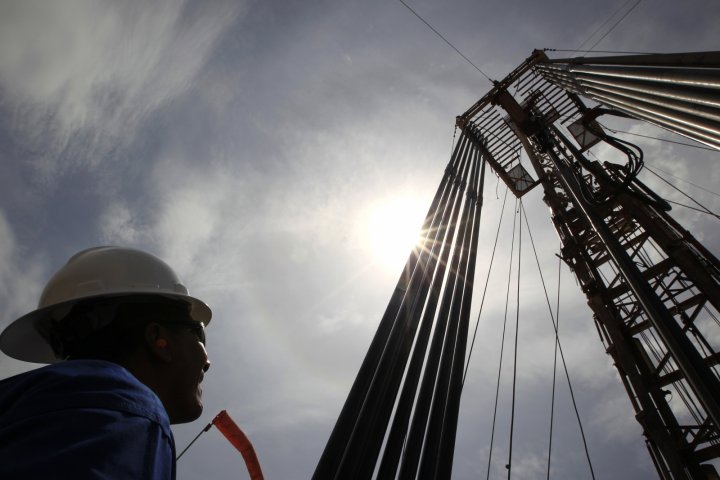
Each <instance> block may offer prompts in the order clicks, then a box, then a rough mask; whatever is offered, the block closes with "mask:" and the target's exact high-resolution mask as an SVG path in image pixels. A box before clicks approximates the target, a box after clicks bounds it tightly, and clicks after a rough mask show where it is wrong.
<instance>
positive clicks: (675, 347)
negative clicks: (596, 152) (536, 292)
mask: <svg viewBox="0 0 720 480" xmlns="http://www.w3.org/2000/svg"><path fill="white" fill-rule="evenodd" d="M610 117H623V118H629V119H634V120H640V121H644V122H649V123H651V124H654V125H656V126H659V127H661V128H664V129H667V130H669V131H672V132H674V133H677V134H679V135H682V136H685V137H687V138H689V139H691V140H693V141H695V142H699V143H702V144H704V145H707V146H708V147H711V148H714V149H717V150H720V52H700V53H679V54H647V55H638V54H635V55H621V56H604V57H587V56H583V57H577V58H561V59H551V58H549V57H548V55H547V54H546V53H545V52H542V51H535V52H533V53H532V55H531V56H530V57H529V58H527V59H526V60H525V61H524V62H522V63H521V64H520V65H519V66H518V67H517V68H515V70H513V71H512V72H511V73H510V74H509V75H507V76H506V77H505V78H504V79H502V80H501V81H495V82H493V87H492V88H491V89H490V91H489V92H488V93H487V94H485V95H484V96H483V97H482V98H481V99H480V100H478V101H477V102H476V103H475V104H474V105H472V106H471V107H470V108H469V109H468V110H467V111H466V112H464V113H463V114H462V115H459V116H458V117H457V119H456V125H457V127H458V128H459V129H460V131H461V135H460V138H459V140H458V142H457V143H456V145H455V148H454V151H453V154H452V156H451V159H450V162H449V164H448V166H447V168H446V170H445V172H444V175H443V178H442V181H441V183H440V186H439V187H438V190H437V193H436V194H435V197H434V199H433V200H432V203H431V207H430V209H429V211H428V215H427V216H426V220H425V224H424V225H423V230H422V232H423V234H424V239H423V242H422V245H421V248H419V249H416V250H413V252H412V253H411V254H410V256H409V258H408V261H407V263H406V265H405V269H404V271H403V274H402V275H401V277H400V279H399V281H398V283H397V286H396V287H395V290H394V292H393V294H392V296H391V299H390V302H389V304H388V306H387V309H386V311H385V314H384V315H383V318H382V320H381V321H380V324H379V327H378V330H377V332H376V334H375V336H374V338H373V340H372V343H371V345H370V348H369V350H368V353H367V355H366V357H365V360H364V361H363V363H362V365H361V367H360V371H359V372H358V375H357V377H356V380H355V382H354V384H353V386H352V388H351V391H350V393H349V395H348V398H347V400H346V403H345V405H344V407H343V409H342V411H341V413H340V417H339V418H338V421H337V423H336V425H335V428H334V430H333V432H332V434H331V436H330V439H329V440H328V443H327V445H326V448H325V451H324V452H323V455H322V457H321V459H320V462H319V463H318V466H317V469H316V471H315V475H314V478H315V479H318V480H319V479H330V478H333V479H354V478H357V479H365V478H381V479H385V478H391V479H395V478H400V479H415V478H418V479H430V478H436V479H447V478H450V476H451V473H452V463H453V454H454V445H455V436H456V432H457V423H458V412H459V404H460V396H461V391H462V382H463V372H464V369H465V362H466V351H467V343H468V331H469V315H470V306H471V300H472V291H473V278H474V272H475V264H476V260H477V258H476V257H477V244H478V230H479V226H480V219H481V213H482V185H483V181H484V177H485V174H486V167H489V168H490V169H491V170H492V172H493V173H494V174H495V175H497V176H498V177H499V178H500V179H502V180H503V182H504V183H505V184H506V185H507V186H508V188H509V189H510V191H511V192H512V193H513V194H514V195H515V196H516V197H518V198H519V197H522V196H523V195H525V194H526V193H527V192H529V191H531V190H532V189H534V188H541V189H542V192H543V200H544V202H545V203H546V204H547V206H548V207H549V210H550V215H551V219H552V223H553V225H554V227H555V229H556V231H557V233H558V235H559V237H560V241H561V249H560V257H561V259H562V261H564V262H565V263H566V264H567V266H568V267H569V268H570V269H571V270H572V272H573V273H574V275H575V276H576V278H577V282H578V284H579V286H580V288H581V289H582V292H583V293H584V295H585V296H586V298H587V303H588V305H589V307H590V310H591V313H592V318H593V320H594V322H595V324H596V327H597V330H598V333H599V335H600V339H601V341H602V342H603V344H604V347H605V350H606V352H607V353H608V354H609V355H610V356H611V358H612V361H613V363H614V365H615V367H616V369H617V372H618V374H619V377H620V380H621V381H622V384H623V386H624V387H625V389H626V391H627V394H628V397H629V399H630V403H631V404H632V407H633V408H634V410H635V418H636V420H637V421H638V422H639V424H640V426H641V428H642V430H643V434H644V437H645V442H646V446H647V449H648V452H649V454H650V457H651V459H652V462H653V464H654V466H655V468H656V469H657V472H658V475H659V477H660V478H661V479H663V480H671V479H672V480H680V479H716V478H719V477H718V473H717V471H716V469H715V467H714V465H713V464H712V461H714V460H717V459H718V458H719V457H720V373H719V371H718V363H720V353H718V351H717V349H718V345H716V344H713V341H717V340H716V339H717V338H718V333H719V331H720V326H719V325H720V324H719V323H718V317H720V315H718V312H719V311H720V262H718V259H717V258H716V257H715V256H714V255H713V254H711V253H710V252H709V251H708V250H707V249H706V248H705V247H704V246H703V245H702V244H701V243H700V242H699V241H698V240H697V239H695V238H694V237H693V235H692V234H691V233H690V232H688V231H687V230H686V229H684V228H683V227H682V226H681V225H680V224H679V223H678V222H677V221H676V220H674V219H673V217H672V216H671V215H670V213H669V211H670V205H669V204H668V203H667V202H666V201H665V200H664V199H663V198H661V197H660V196H659V195H658V194H657V193H655V192H654V191H653V190H652V189H651V188H649V187H648V186H647V185H645V184H644V183H643V182H641V181H640V180H639V178H638V173H639V172H640V170H641V169H642V168H643V152H642V150H641V149H640V148H639V147H637V146H636V145H634V144H632V143H630V142H628V141H626V140H622V139H620V138H617V137H615V136H613V135H612V132H610V131H609V130H608V129H607V128H606V127H604V126H603V122H604V120H605V119H606V118H610ZM601 142H604V143H605V144H606V147H607V148H609V149H612V150H613V151H614V152H616V155H615V156H613V158H615V157H619V158H622V159H624V161H622V162H611V161H601V159H599V158H595V157H593V156H591V155H590V152H589V149H590V148H591V147H593V146H595V145H598V144H600V143H601ZM521 153H524V155H521ZM523 156H524V157H526V160H525V161H524V162H523ZM671 399H675V400H674V401H673V402H672V404H671ZM508 468H509V467H508Z"/></svg>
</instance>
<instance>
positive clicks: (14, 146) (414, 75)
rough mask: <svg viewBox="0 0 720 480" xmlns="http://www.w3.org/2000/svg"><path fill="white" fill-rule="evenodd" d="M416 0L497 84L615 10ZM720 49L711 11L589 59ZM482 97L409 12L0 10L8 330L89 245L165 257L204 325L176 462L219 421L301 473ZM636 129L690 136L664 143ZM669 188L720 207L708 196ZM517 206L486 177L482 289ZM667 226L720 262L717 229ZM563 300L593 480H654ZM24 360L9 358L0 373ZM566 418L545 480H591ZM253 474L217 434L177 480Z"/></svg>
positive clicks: (522, 422)
mask: <svg viewBox="0 0 720 480" xmlns="http://www.w3.org/2000/svg"><path fill="white" fill-rule="evenodd" d="M408 3H409V4H410V5H412V6H413V8H414V9H415V10H416V11H417V12H418V13H419V14H421V15H422V16H423V17H424V18H425V19H426V20H427V21H429V22H430V23H432V24H433V25H434V26H435V27H436V28H437V29H438V30H439V31H441V32H443V34H444V35H445V36H446V37H447V38H448V39H449V40H450V41H451V42H453V43H454V44H455V46H456V47H458V48H459V49H460V50H461V51H463V53H464V54H465V55H466V56H467V57H468V58H470V59H471V60H472V61H473V62H474V63H475V64H476V65H478V66H479V67H480V68H481V69H482V70H483V71H484V72H486V73H487V74H488V75H489V76H490V77H492V78H493V79H500V78H502V77H503V76H505V75H506V74H507V73H508V72H509V71H510V70H512V69H513V68H514V67H515V66H516V65H517V64H519V63H520V62H521V61H522V60H523V59H524V58H526V57H527V56H528V55H529V54H530V53H531V51H532V50H533V49H534V48H543V47H548V48H557V49H574V48H576V47H578V46H579V45H581V44H582V43H583V42H584V41H585V40H586V39H588V36H589V35H590V34H591V33H592V32H593V31H595V30H596V29H597V28H598V27H600V26H601V25H602V24H603V22H605V20H607V19H608V17H609V16H610V15H611V14H613V12H616V11H617V10H618V9H619V8H620V7H621V6H622V5H623V4H624V3H625V0H610V1H606V2H590V1H576V2H565V1H559V0H557V1H546V2H532V1H527V0H526V1H512V0H509V1H508V0H503V1H495V0H493V1H484V2H471V1H469V0H447V1H444V2H431V1H427V0H417V1H412V2H408ZM626 8H627V6H626ZM616 18H617V17H616ZM611 24H612V23H610V24H608V25H607V26H606V27H605V28H604V30H601V31H600V33H598V34H597V35H596V36H595V37H594V39H593V40H591V41H590V42H588V43H587V45H591V44H592V43H594V40H595V39H598V38H599V37H600V35H601V34H602V33H604V32H605V31H606V30H607V28H608V27H609V25H611ZM719 34H720V4H718V3H717V2H715V1H712V0H704V1H703V0H689V1H685V2H674V1H669V0H665V1H661V0H654V1H653V0H645V1H643V2H641V3H640V4H639V6H638V7H637V8H636V9H635V10H634V11H633V12H632V13H631V14H630V15H629V16H628V17H627V18H626V19H625V20H624V21H623V23H621V24H620V25H619V26H618V27H617V28H616V29H615V30H614V31H613V32H612V33H610V34H609V35H608V36H607V37H606V38H605V39H604V40H603V41H602V42H600V43H599V44H598V45H597V47H596V49H603V50H632V51H652V52H676V51H702V50H713V49H717V41H718V35H719ZM551 55H553V56H562V55H570V54H560V53H552V54H551ZM489 86H490V83H489V82H488V81H487V80H486V79H485V78H484V77H483V76H482V75H480V74H479V73H478V72H477V71H476V70H475V69H474V68H473V67H472V66H470V65H469V64H468V63H467V62H465V60H463V59H462V58H461V57H459V56H458V55H457V54H456V53H455V52H454V51H453V50H452V49H451V48H450V47H448V46H447V45H446V44H445V43H443V42H442V41H441V40H440V39H439V38H438V37H437V36H435V34H433V33H432V31H430V30H429V29H428V28H427V27H426V26H425V25H423V24H422V23H421V22H420V21H419V20H418V19H417V18H416V17H415V16H413V15H412V14H411V13H410V12H409V11H408V10H407V9H406V8H405V7H404V6H403V5H402V4H401V3H399V2H398V1H394V0H385V1H378V0H365V1H357V0H349V1H345V0H341V1H314V2H313V1H309V2H308V1H291V0H288V1H283V2H280V1H264V2H261V1H215V0H206V1H203V2H200V1H196V2H183V1H169V0H156V1H153V2H143V1H92V0H88V1H81V0H72V1H63V2H46V1H39V0H38V1H31V0H17V1H8V0H1V1H0V164H1V165H2V172H3V173H2V175H1V176H0V313H2V316H1V317H0V326H3V327H4V326H5V325H7V324H8V323H9V322H10V321H11V320H13V319H14V318H16V317H17V316H19V315H21V314H23V313H25V312H27V311H29V310H31V309H33V308H34V306H35V304H36V302H37V298H38V296H39V293H40V291H41V290H42V287H43V285H44V282H45V281H46V279H47V278H49V276H50V275H51V274H52V273H53V272H54V271H56V270H57V269H58V268H60V266H61V265H62V264H63V263H64V262H65V261H66V260H67V259H68V258H69V257H70V256H71V255H72V254H73V253H75V252H77V251H79V250H81V249H84V248H87V247H90V246H95V245H100V244H116V245H125V246H132V247H138V248H142V249H146V250H148V251H150V252H153V253H155V254H156V255H159V256H160V257H162V258H163V259H165V260H166V261H167V262H168V263H170V264H171V265H172V266H173V267H174V268H175V269H176V270H177V271H178V272H179V273H180V275H181V277H182V278H183V279H184V281H185V283H186V284H187V285H188V286H189V288H190V290H191V293H193V294H194V295H196V296H198V297H200V298H202V299H203V300H205V301H207V302H208V303H209V304H210V305H211V306H212V308H213V310H214V320H213V322H212V324H211V325H210V327H209V329H208V332H207V333H208V349H209V351H210V355H211V360H212V362H213V365H212V368H211V370H210V371H209V374H208V375H207V376H206V380H205V382H204V396H205V413H204V414H203V416H202V417H201V419H200V420H198V421H197V422H195V423H193V424H190V425H185V426H180V427H176V428H174V430H175V433H176V443H177V445H178V448H182V447H184V446H185V445H186V444H187V443H188V441H189V440H190V439H191V438H192V437H193V436H194V435H195V434H196V433H197V432H198V431H199V430H200V429H201V428H202V427H203V426H204V425H205V424H206V423H208V422H209V421H210V420H211V419H212V417H213V416H214V415H215V414H217V413H218V411H220V410H221V409H227V410H228V411H229V413H230V414H231V415H232V416H233V418H234V419H235V420H236V421H237V422H238V423H239V424H240V426H241V427H242V428H243V429H244V430H245V432H246V433H247V434H248V435H249V437H250V439H251V440H252V442H253V443H254V445H255V447H256V450H257V453H258V456H259V458H260V461H261V464H262V466H263V469H264V471H265V474H266V478H269V479H299V478H308V477H309V476H310V475H311V473H312V471H313V469H314V466H315V464H316V463H317V460H318V458H319V456H320V453H321V451H322V449H323V447H324V445H325V441H326V440H327V438H328V436H329V433H330V430H331V429H332V426H333V425H334V422H335V419H336V418H337V415H338V414H339V411H340V408H341V407H342V404H343V402H344V400H345V397H346V395H347V392H348V390H349V388H350V385H351V383H352V381H353V379H354V377H355V373H356V372H357V369H358V368H359V365H360V362H361V361H362V358H363V356H364V354H365V351H366V349H367V347H368V345H369V342H370V338H371V336H372V334H373V333H374V331H375V328H376V327H377V323H378V321H379V319H380V317H381V316H382V313H383V311H384V308H385V305H386V302H387V301H388V300H389V297H390V293H391V292H392V288H393V287H394V284H395V282H396V280H397V276H398V274H399V273H400V270H401V267H402V264H403V262H404V259H405V255H406V254H407V252H405V251H404V250H402V249H401V252H403V253H399V254H397V253H396V254H393V255H390V254H389V253H388V252H387V251H386V249H384V248H382V245H378V241H377V235H376V234H374V233H373V232H374V231H375V230H377V227H376V226H375V225H377V224H378V222H380V224H382V216H381V214H382V213H384V212H385V213H386V212H395V214H396V215H398V216H397V217H396V218H397V220H396V221H394V222H391V224H393V225H394V224H402V223H403V222H406V221H409V222H410V224H411V225H415V226H417V228H419V226H420V225H421V223H422V219H423V216H424V213H425V210H426V209H427V207H428V206H429V203H430V200H431V198H432V195H433V193H434V190H435V188H436V186H437V184H438V182H439V180H440V178H441V176H442V172H443V170H444V168H445V165H446V163H447V161H448V159H449V153H450V149H451V145H452V136H453V127H454V121H455V116H456V115H458V114H460V113H462V112H464V111H465V110H466V109H467V108H468V107H469V106H470V105H471V104H473V103H474V102H475V101H476V100H477V99H478V98H480V97H481V96H482V95H483V94H484V93H485V92H486V91H487V90H488V88H489ZM624 128H626V129H633V131H635V132H639V133H644V134H647V135H652V136H663V137H666V138H672V139H674V140H678V138H677V137H672V136H671V135H670V134H666V133H664V132H662V131H660V130H658V129H655V128H654V127H645V126H641V125H635V124H625V125H624ZM631 140H633V139H631ZM634 140H637V138H635V139H634ZM637 143H638V144H639V145H641V146H643V148H644V149H645V153H646V163H647V164H648V165H650V166H652V167H657V168H661V169H663V170H666V171H667V172H670V173H672V174H673V175H676V176H677V177H680V178H682V179H685V180H688V181H691V182H694V183H697V184H699V185H702V186H705V187H707V188H710V189H713V188H714V187H715V186H716V185H717V184H718V181H719V180H720V178H718V177H719V176H720V175H719V173H718V168H717V166H716V164H715V161H716V154H715V153H713V152H707V151H704V150H698V149H690V148H685V147H680V146H673V145H671V144H667V143H657V142H650V141H645V140H643V141H637ZM598 154H602V150H599V151H598ZM642 178H643V179H645V180H646V181H647V183H649V184H651V185H653V186H656V187H657V188H658V190H659V191H660V192H661V193H662V194H663V195H668V196H671V198H673V199H675V200H678V201H680V200H681V197H678V196H676V194H675V193H674V192H672V191H671V190H670V189H669V188H668V187H666V186H662V185H661V184H659V183H658V182H656V181H654V179H653V177H652V176H648V175H647V174H643V177H642ZM675 181H676V183H677V185H678V186H679V187H682V188H684V189H686V190H687V191H688V192H689V193H691V194H693V195H694V196H695V197H696V198H697V199H698V200H700V201H701V202H702V203H704V204H705V205H707V206H708V207H711V208H714V209H715V210H718V209H720V202H719V201H718V197H717V196H716V195H713V194H709V193H707V192H703V191H702V190H698V189H695V188H694V187H692V186H691V185H689V184H687V183H684V182H681V181H679V180H677V179H676V180H675ZM503 195H504V187H503V185H502V184H498V182H497V180H496V179H495V178H494V177H491V179H489V180H488V181H487V183H486V191H485V204H486V207H485V212H484V213H483V225H482V231H483V233H482V235H483V236H482V237H481V239H480V241H481V245H482V250H481V254H480V259H479V264H478V269H477V274H478V281H477V282H476V283H477V284H478V289H480V287H482V286H484V279H485V275H486V274H487V265H488V263H489V252H490V251H491V247H492V242H493V239H494V234H495V230H496V228H497V224H498V219H499V216H500V206H501V205H502V198H503ZM683 201H684V200H683ZM512 202H513V200H512V199H511V200H508V207H507V211H506V214H505V219H504V220H503V224H504V225H505V227H504V229H503V230H502V232H501V235H503V236H502V237H501V238H502V239H503V240H501V241H502V242H503V244H504V245H509V243H510V230H509V227H510V225H511V223H512V222H511V221H510V220H509V219H511V218H512V217H511V216H512V207H513V205H512ZM524 202H525V207H526V208H527V210H528V215H529V217H530V223H531V228H532V232H533V236H534V240H535V242H536V245H537V246H538V248H539V250H541V252H542V253H543V257H542V259H541V263H542V265H543V268H544V274H545V275H546V276H548V277H550V278H552V279H553V280H552V281H548V283H549V289H550V292H549V293H550V296H551V298H554V296H555V295H556V292H555V288H556V285H557V280H556V279H557V258H556V257H555V256H554V255H553V253H554V252H555V251H557V236H556V234H555V233H554V231H553V230H552V229H551V225H550V219H549V215H548V214H547V209H546V208H545V207H544V205H543V204H542V201H541V196H540V192H532V193H530V194H528V195H527V196H526V197H525V198H524ZM684 203H687V202H686V201H684ZM676 213H677V215H678V218H680V219H681V221H682V222H683V223H684V224H685V225H686V226H687V227H688V228H690V229H692V231H693V232H694V233H695V234H696V235H697V236H698V237H699V238H700V239H701V240H702V241H705V242H707V244H708V246H709V248H710V249H711V250H712V251H713V252H714V253H716V254H717V253H718V252H720V244H719V243H718V239H717V235H716V232H717V221H711V220H709V217H708V216H703V215H701V214H698V213H694V212H691V211H688V210H683V209H676ZM386 228H389V227H386ZM526 248H529V244H527V243H526ZM523 255H524V258H525V259H527V260H526V261H527V263H525V264H524V265H523V272H524V273H523V280H524V282H523V287H522V300H521V307H520V308H521V313H522V316H521V317H522V320H521V322H522V323H521V327H520V328H521V333H520V341H521V352H520V355H519V358H518V370H519V381H518V382H519V383H518V395H519V401H518V413H517V415H518V416H517V419H516V425H517V429H516V433H515V442H516V443H515V451H514V453H513V458H514V466H513V474H514V475H513V478H518V479H524V478H528V479H529V478H538V477H540V476H541V475H544V471H545V468H546V462H547V460H546V458H547V439H548V433H547V432H548V425H549V406H550V381H551V378H552V362H553V342H552V331H551V324H550V320H549V318H548V316H547V314H546V313H545V312H546V309H545V307H544V305H545V300H544V297H543V293H542V290H541V289H540V288H539V287H538V285H539V277H538V276H537V270H536V268H535V267H534V264H533V263H532V261H531V260H530V259H531V258H532V257H531V255H532V253H531V251H530V250H524V252H523ZM508 256H509V251H508V250H507V249H505V250H503V251H502V252H501V253H500V254H499V256H498V259H496V262H497V263H496V266H495V267H493V268H494V271H495V272H497V276H496V277H493V278H496V280H491V282H492V283H493V285H494V287H497V288H496V289H495V290H494V291H493V290H492V289H491V290H490V292H491V294H490V296H489V299H488V300H487V302H486V305H485V309H484V312H483V318H482V319H481V323H480V327H479V340H478V343H477V344H476V346H475V350H474V351H473V359H472V362H471V365H470V371H469V374H468V380H467V383H466V387H465V391H464V396H463V400H462V407H461V415H462V418H461V428H460V430H459V433H458V443H457V451H456V452H457V453H456V461H455V469H454V477H455V478H458V479H466V478H468V479H469V478H478V477H480V476H481V475H482V476H483V478H484V472H485V471H486V469H487V452H488V449H489V439H490V424H491V413H490V412H491V411H492V410H491V408H492V402H493V399H494V389H495V383H494V382H495V376H496V375H497V362H498V356H497V352H498V349H499V339H500V334H501V330H500V327H501V324H502V317H503V308H504V290H503V287H502V286H501V285H504V282H505V280H504V279H505V278H506V275H507V258H508ZM562 285H563V287H562V289H561V290H562V305H561V307H560V310H561V313H560V322H561V340H562V341H563V346H564V348H565V353H566V358H567V359H568V362H569V370H570V375H571V376H572V379H573V381H574V383H573V387H574V388H575V389H576V395H577V397H578V402H579V409H580V413H581V415H582V417H583V422H584V423H583V425H584V427H585V429H586V431H587V434H588V443H589V448H590V455H591V458H592V460H593V467H594V469H595V473H596V477H597V478H635V479H645V478H648V479H649V478H656V476H655V473H654V468H653V467H652V465H651V463H650V460H649V457H648V455H647V451H646V450H645V447H644V444H643V438H642V436H641V432H640V429H639V427H638V426H637V424H636V422H635V420H634V419H633V412H632V409H631V406H630V403H629V401H628V399H627V398H626V396H625V392H624V390H623V389H622V387H621V385H620V382H619V379H618V376H617V374H616V373H615V371H614V369H613V367H612V364H611V361H610V359H609V357H607V356H606V355H605V354H604V352H603V348H602V345H601V344H600V342H599V340H598V337H597V333H596V330H595V327H594V326H593V325H592V320H591V315H590V313H589V311H588V309H587V307H586V306H585V301H584V299H583V298H582V297H580V296H579V294H578V292H577V289H576V284H575V281H574V279H573V278H572V277H571V275H570V273H569V272H568V271H567V270H564V271H563V276H562ZM480 293H481V290H478V293H477V295H476V297H475V301H474V308H473V314H472V317H473V319H474V318H475V316H476V315H477V310H478V305H479V299H480V295H479V294H480ZM507 365H510V363H509V362H508V364H507ZM35 367H36V365H33V364H27V363H22V362H17V361H14V360H13V359H10V358H8V357H6V356H1V357H0V378H5V377H8V376H10V375H13V374H15V373H19V372H22V371H25V370H29V369H32V368H35ZM504 375H505V374H504ZM507 378H509V377H507V376H504V379H505V380H507ZM507 385H508V384H507V382H504V383H503V387H502V392H504V393H503V394H502V395H503V398H504V399H507V398H508V397H507V391H508V390H507ZM573 415H574V414H573V413H572V407H571V405H570V403H569V400H568V394H567V385H566V384H565V383H560V384H559V387H558V399H557V407H556V437H555V439H554V440H553V442H554V445H555V446H554V447H553V472H554V478H590V476H589V471H588V467H587V463H586V462H585V460H584V453H583V451H582V449H581V447H580V445H581V442H580V437H579V434H578V429H577V424H576V423H575V422H574V419H573ZM508 419H509V416H508V411H507V408H504V410H503V409H501V410H500V412H499V417H498V427H497V432H496V442H497V443H496V444H495V446H494V447H493V448H494V453H493V466H492V472H494V478H500V477H501V476H504V475H505V473H504V472H505V470H504V465H505V463H506V458H507V425H508V423H509V421H508ZM245 475H246V472H245V470H244V465H243V462H242V459H241V457H240V455H239V454H238V453H237V452H235V451H234V450H233V449H232V448H231V447H230V446H229V444H228V443H227V442H226V441H225V440H224V439H223V438H222V437H221V435H220V434H219V433H218V432H217V431H214V430H211V431H210V432H208V433H207V434H205V435H204V436H203V437H201V440H200V441H199V442H198V443H197V444H196V446H194V447H193V448H192V449H191V450H190V451H189V452H188V454H187V455H186V456H185V457H184V458H182V459H181V460H180V462H179V464H178V478H179V479H181V480H191V479H200V478H246V477H245Z"/></svg>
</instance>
